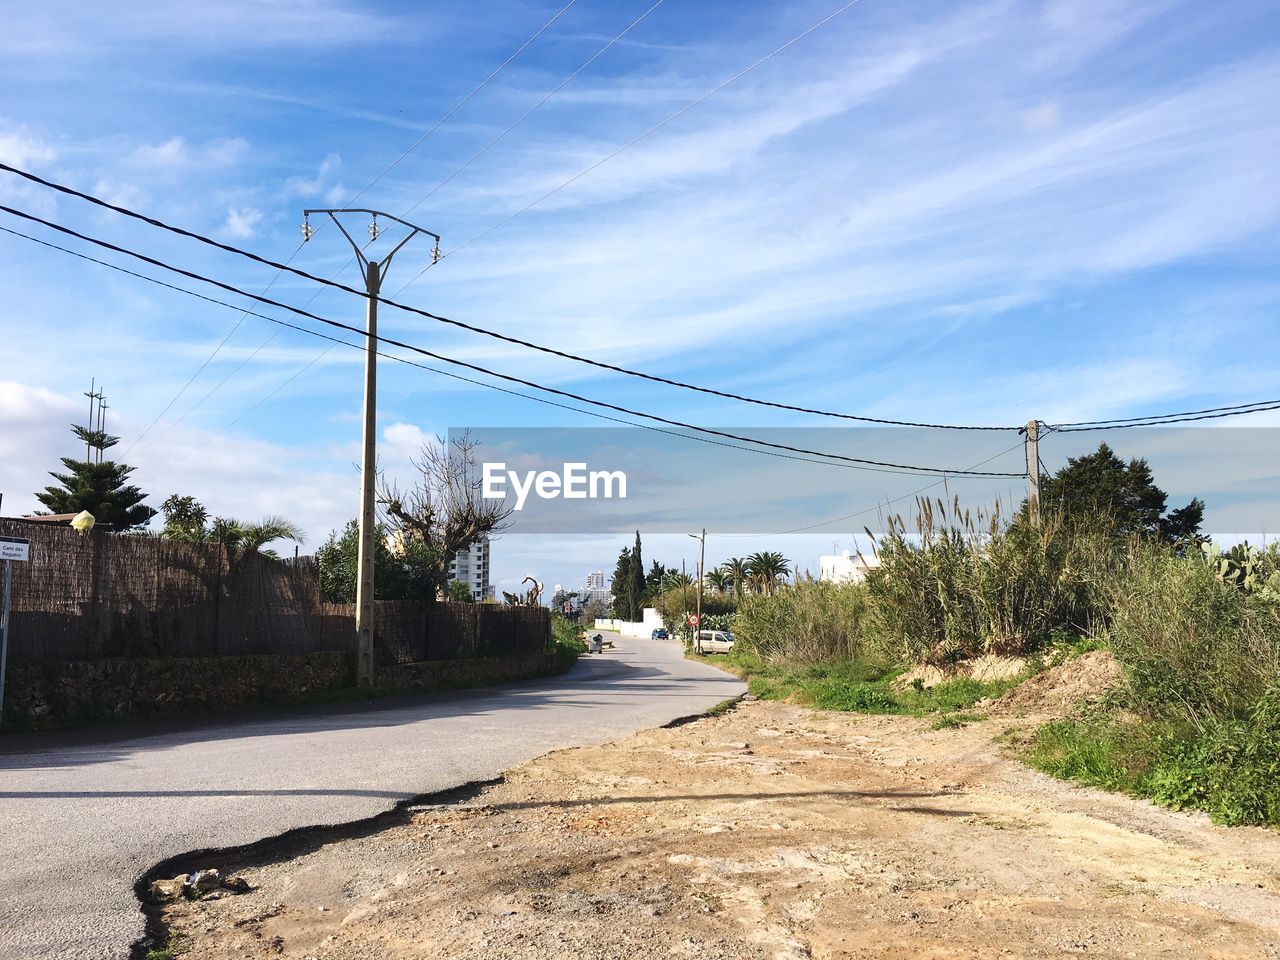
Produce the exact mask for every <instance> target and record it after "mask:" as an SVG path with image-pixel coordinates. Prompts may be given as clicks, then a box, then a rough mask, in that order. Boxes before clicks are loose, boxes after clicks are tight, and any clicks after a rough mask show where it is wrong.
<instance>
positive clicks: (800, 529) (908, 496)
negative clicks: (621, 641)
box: [716, 442, 1022, 537]
mask: <svg viewBox="0 0 1280 960" xmlns="http://www.w3.org/2000/svg"><path fill="white" fill-rule="evenodd" d="M1021 446H1022V443H1020V442H1019V443H1016V444H1014V445H1013V446H1012V447H1009V448H1008V449H1007V450H1001V451H1000V452H999V453H996V454H992V455H991V456H989V457H987V458H986V459H985V460H979V461H978V462H977V463H975V464H973V465H972V466H971V467H970V468H969V469H970V470H976V469H978V467H982V466H986V465H987V464H988V463H990V462H991V461H992V460H999V459H1000V458H1001V457H1003V456H1007V455H1008V454H1010V453H1013V451H1015V450H1017V449H1018V448H1019V447H1021ZM946 482H947V478H946V477H943V478H942V479H940V480H934V481H933V482H932V483H928V484H925V485H924V486H923V487H921V488H920V489H919V490H913V491H911V492H910V493H904V494H902V496H899V497H893V498H892V499H889V500H886V501H884V503H877V504H876V505H875V506H874V507H867V508H865V509H863V510H855V511H854V512H853V513H846V514H845V515H844V516H842V517H832V518H830V519H829V520H823V521H821V522H820V523H811V524H809V525H808V526H806V527H796V528H794V529H792V530H780V531H778V532H777V533H769V534H762V533H718V534H716V536H718V537H762V536H770V537H785V536H788V535H790V534H793V533H805V532H806V531H809V530H817V529H818V528H819V527H829V526H830V525H831V524H833V523H840V522H841V521H842V520H852V519H853V518H854V517H861V516H865V515H866V514H868V513H872V512H874V511H876V510H881V509H883V508H885V507H887V506H889V505H890V504H893V503H899V502H901V501H903V500H908V499H912V498H915V497H918V496H920V494H922V493H925V492H927V491H929V490H932V489H933V488H934V487H937V486H940V485H941V484H944V483H946Z"/></svg>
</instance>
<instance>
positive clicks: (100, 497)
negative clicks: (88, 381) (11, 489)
mask: <svg viewBox="0 0 1280 960" xmlns="http://www.w3.org/2000/svg"><path fill="white" fill-rule="evenodd" d="M95 402H96V407H95ZM106 409H107V405H106V403H104V402H103V396H102V394H101V392H99V393H94V392H93V388H92V387H91V388H90V390H89V426H85V427H82V426H78V425H76V424H72V426H71V432H72V433H73V434H75V435H76V437H77V438H78V439H79V440H80V441H82V442H83V443H84V445H85V458H84V459H83V460H76V459H75V458H73V457H62V458H61V460H62V465H63V467H64V468H65V469H66V471H67V472H66V473H58V472H56V471H53V470H51V471H49V475H50V476H51V477H53V479H55V480H57V481H58V482H59V483H60V484H62V486H61V487H54V486H49V487H45V488H44V492H43V493H37V494H36V499H37V500H39V501H40V502H41V503H42V504H44V505H45V506H46V507H47V508H48V509H49V512H50V513H79V512H80V511H81V510H88V511H89V512H90V513H91V514H93V517H94V520H96V521H97V522H98V523H99V524H104V525H109V526H110V528H111V529H113V530H128V529H129V528H130V527H138V526H142V525H143V524H145V523H147V522H148V521H150V519H151V518H152V517H154V516H155V514H156V512H155V510H153V509H152V508H151V507H148V506H144V505H143V503H142V501H143V500H145V499H146V498H147V495H146V494H145V493H144V492H143V491H142V490H140V489H138V487H136V486H133V485H132V484H130V483H129V482H128V481H129V477H130V476H131V475H132V474H133V471H134V468H133V467H130V466H127V465H125V464H123V463H116V462H115V461H114V460H105V459H103V454H104V452H105V451H106V450H108V449H110V448H111V447H114V446H115V445H116V444H117V443H119V442H120V438H119V437H114V436H112V435H111V434H109V433H107V431H106Z"/></svg>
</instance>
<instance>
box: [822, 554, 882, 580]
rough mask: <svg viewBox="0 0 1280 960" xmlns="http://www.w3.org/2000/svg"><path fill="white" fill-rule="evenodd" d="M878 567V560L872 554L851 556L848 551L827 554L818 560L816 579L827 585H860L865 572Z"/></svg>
mask: <svg viewBox="0 0 1280 960" xmlns="http://www.w3.org/2000/svg"><path fill="white" fill-rule="evenodd" d="M878 566H880V558H879V557H877V556H876V555H875V554H874V553H868V554H861V553H860V554H857V555H856V556H851V555H850V553H849V551H848V550H845V551H843V552H841V553H838V554H827V555H825V556H821V557H819V558H818V579H819V580H825V581H826V582H827V583H860V582H862V581H863V580H865V579H866V576H867V571H868V570H874V569H875V568H876V567H878Z"/></svg>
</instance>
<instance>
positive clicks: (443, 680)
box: [377, 653, 556, 690]
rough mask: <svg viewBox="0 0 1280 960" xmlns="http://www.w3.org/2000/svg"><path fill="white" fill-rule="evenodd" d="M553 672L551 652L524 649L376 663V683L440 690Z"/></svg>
mask: <svg viewBox="0 0 1280 960" xmlns="http://www.w3.org/2000/svg"><path fill="white" fill-rule="evenodd" d="M555 672H556V658H555V654H552V653H526V654H524V655H523V656H519V657H477V658H476V659H474V660H429V661H425V662H423V663H397V664H394V665H393V666H385V667H379V668H378V673H377V680H378V686H380V687H383V688H385V689H387V690H444V689H448V688H450V687H476V686H482V685H484V684H488V683H504V682H506V681H508V680H524V679H527V678H529V677H546V676H550V675H551V674H553V673H555Z"/></svg>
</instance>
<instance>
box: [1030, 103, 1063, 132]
mask: <svg viewBox="0 0 1280 960" xmlns="http://www.w3.org/2000/svg"><path fill="white" fill-rule="evenodd" d="M1059 114H1060V111H1059V109H1058V105H1057V104H1056V103H1041V104H1039V105H1037V106H1034V107H1032V108H1030V109H1029V110H1024V111H1023V112H1022V125H1023V126H1024V127H1026V128H1027V129H1028V130H1031V131H1040V130H1050V129H1052V128H1053V127H1056V126H1057V125H1058V120H1059Z"/></svg>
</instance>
